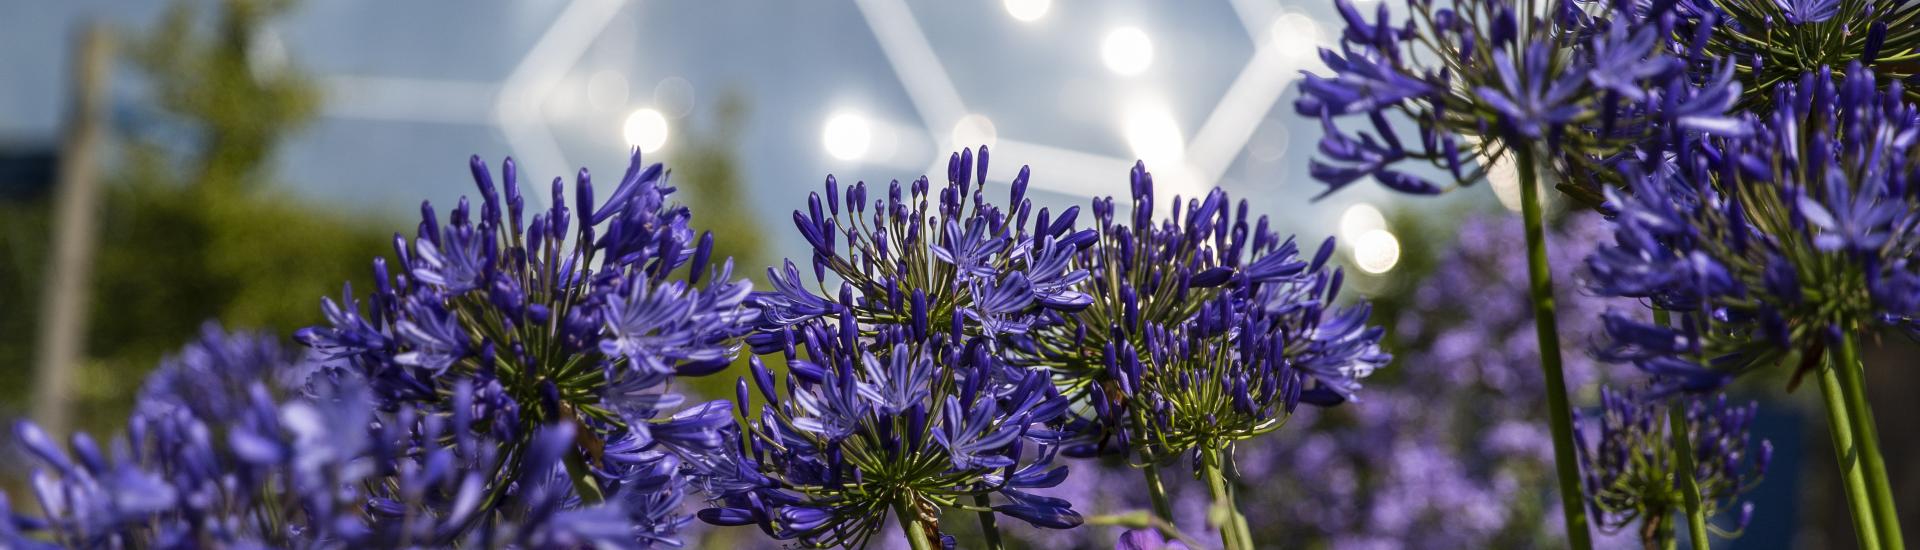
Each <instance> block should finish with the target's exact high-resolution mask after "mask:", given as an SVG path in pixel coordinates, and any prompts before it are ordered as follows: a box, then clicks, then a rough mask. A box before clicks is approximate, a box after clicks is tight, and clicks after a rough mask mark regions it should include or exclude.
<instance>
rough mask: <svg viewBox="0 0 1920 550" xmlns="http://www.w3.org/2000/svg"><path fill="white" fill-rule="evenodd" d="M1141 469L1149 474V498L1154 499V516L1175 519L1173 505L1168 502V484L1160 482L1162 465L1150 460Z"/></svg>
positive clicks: (1169, 519) (1168, 519)
mask: <svg viewBox="0 0 1920 550" xmlns="http://www.w3.org/2000/svg"><path fill="white" fill-rule="evenodd" d="M1141 471H1143V472H1145V473H1146V476H1147V498H1149V499H1151V500H1152V501H1153V515H1154V517H1157V518H1160V519H1163V520H1167V521H1169V522H1171V521H1173V505H1172V504H1169V503H1168V502H1167V486H1166V484H1164V483H1161V482H1160V465H1158V464H1154V463H1152V462H1148V463H1147V467H1145V468H1141Z"/></svg>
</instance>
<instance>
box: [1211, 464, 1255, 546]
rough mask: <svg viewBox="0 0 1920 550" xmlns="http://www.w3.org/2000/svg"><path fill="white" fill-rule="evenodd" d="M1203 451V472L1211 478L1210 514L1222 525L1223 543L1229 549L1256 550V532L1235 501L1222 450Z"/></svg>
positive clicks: (1215, 522) (1214, 520) (1217, 523)
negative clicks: (1211, 504)
mask: <svg viewBox="0 0 1920 550" xmlns="http://www.w3.org/2000/svg"><path fill="white" fill-rule="evenodd" d="M1202 453H1203V454H1202V455H1201V457H1200V475H1201V476H1203V477H1205V478H1207V493H1208V495H1210V496H1212V497H1213V509H1212V511H1210V512H1208V514H1207V515H1208V519H1209V520H1211V521H1212V522H1213V523H1214V524H1216V525H1219V526H1220V543H1221V544H1223V545H1225V546H1226V550H1253V535H1251V534H1250V533H1248V531H1247V522H1246V519H1245V518H1244V517H1242V516H1241V515H1240V508H1239V507H1238V506H1235V505H1234V503H1233V491H1232V490H1231V489H1229V488H1228V486H1227V476H1226V473H1225V472H1223V471H1222V470H1221V467H1220V466H1221V464H1220V451H1219V450H1218V449H1207V450H1205V451H1202Z"/></svg>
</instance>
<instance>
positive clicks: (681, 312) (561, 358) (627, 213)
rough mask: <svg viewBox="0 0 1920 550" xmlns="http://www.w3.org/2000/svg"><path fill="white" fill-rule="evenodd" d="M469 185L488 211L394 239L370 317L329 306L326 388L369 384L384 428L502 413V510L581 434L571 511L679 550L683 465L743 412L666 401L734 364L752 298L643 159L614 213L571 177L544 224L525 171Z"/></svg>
mask: <svg viewBox="0 0 1920 550" xmlns="http://www.w3.org/2000/svg"><path fill="white" fill-rule="evenodd" d="M471 169H472V173H473V178H474V182H475V184H476V186H477V188H478V190H479V199H480V202H479V204H478V205H477V206H476V205H474V204H473V203H470V202H469V201H468V200H467V199H465V198H462V199H461V200H460V202H459V205H458V206H456V207H455V208H454V209H453V210H452V211H451V212H449V215H448V216H447V219H446V223H445V224H444V225H443V224H442V223H441V221H440V219H439V216H438V213H437V212H436V211H435V210H434V209H433V207H432V206H431V205H426V204H423V205H422V208H421V210H422V221H421V223H420V227H419V230H418V232H417V233H416V236H415V237H414V238H412V239H407V238H404V237H401V236H398V235H396V236H395V238H394V253H395V259H396V262H395V265H397V266H398V269H395V270H390V269H389V268H388V264H387V262H386V261H385V260H378V259H377V260H375V262H374V281H375V288H374V289H373V292H371V293H369V294H368V295H367V296H366V301H365V303H364V304H363V303H361V302H360V301H359V300H357V299H356V297H355V296H354V294H353V292H352V289H351V288H349V289H348V290H347V291H346V292H345V293H344V294H343V296H342V297H341V299H340V300H339V301H334V300H331V299H329V300H325V301H324V304H323V310H324V312H325V314H326V318H327V321H328V322H327V324H326V325H322V326H318V327H313V328H308V329H305V330H302V331H300V332H299V333H298V334H297V335H296V336H297V338H298V339H299V340H300V341H301V342H302V343H305V344H307V345H308V346H309V347H311V348H312V350H313V353H315V354H316V355H317V356H318V357H319V358H320V359H321V360H322V361H325V362H326V364H327V365H328V366H327V367H326V368H324V369H322V373H321V374H320V375H321V376H325V377H330V378H358V379H363V380H364V381H365V384H366V385H367V386H369V387H370V388H371V390H372V392H373V395H374V396H375V403H376V405H377V407H378V408H379V409H381V410H382V411H387V412H405V411H409V410H411V411H414V412H415V413H417V415H420V416H427V415H435V416H444V415H448V414H454V412H453V411H452V409H453V408H455V407H456V403H455V400H454V398H455V397H456V396H457V395H460V394H459V393H458V392H462V391H465V392H469V395H468V397H469V398H470V399H471V400H472V401H473V402H475V403H478V404H476V405H473V406H474V407H481V408H483V409H484V410H486V411H487V414H484V415H481V416H478V417H476V418H479V419H480V420H479V421H477V422H476V424H475V425H474V427H473V429H474V430H475V431H478V432H482V433H483V434H484V435H485V436H486V437H488V438H490V441H493V444H495V445H498V446H502V447H503V450H502V451H501V452H502V453H503V456H505V457H507V458H509V459H511V460H503V461H499V462H498V463H497V464H495V467H496V468H497V469H498V470H499V471H498V472H496V475H489V476H486V477H484V478H482V479H483V480H484V481H485V482H486V484H487V486H488V487H487V490H488V492H489V494H490V495H497V494H499V493H502V492H504V491H507V490H508V487H509V485H510V484H511V483H513V481H514V479H515V472H519V471H522V470H524V469H525V468H526V465H525V464H523V463H522V462H523V460H524V458H525V457H528V456H531V455H530V454H528V451H526V450H525V449H527V448H528V446H529V445H532V444H534V443H535V437H536V435H537V433H538V432H539V431H540V430H541V427H543V426H552V425H555V424H564V425H568V426H571V428H570V429H572V430H573V431H574V432H575V437H576V438H577V439H578V440H579V443H580V444H579V448H578V449H575V450H572V451H569V452H568V453H567V456H565V457H564V460H562V462H563V463H565V465H566V467H567V470H568V471H567V474H568V475H569V476H571V478H572V479H573V480H574V481H575V483H573V484H572V485H571V486H570V487H571V488H572V490H573V491H576V492H575V493H572V494H571V495H572V496H569V497H566V498H569V499H574V500H576V501H579V502H584V503H589V504H590V503H594V502H598V501H600V500H603V499H613V500H620V501H621V504H622V506H625V508H623V509H624V510H626V511H628V512H632V513H633V514H637V515H635V516H634V517H630V518H628V522H629V525H631V526H633V527H634V529H633V530H632V532H631V533H629V534H630V535H632V537H633V538H632V539H630V540H637V541H639V542H640V543H642V544H650V543H652V542H660V543H667V544H677V543H676V542H675V541H674V539H673V537H672V533H673V531H674V530H675V529H676V528H677V526H678V525H679V524H681V523H684V519H685V518H684V517H682V516H680V515H679V514H678V513H677V512H676V511H674V510H673V509H672V508H673V507H674V506H673V505H674V504H675V503H677V502H678V499H679V498H680V496H679V495H680V492H679V491H680V489H681V486H682V485H683V484H684V483H682V482H680V481H678V477H677V474H673V470H674V469H675V468H677V467H678V465H679V463H680V462H679V459H678V458H676V456H675V455H684V454H689V453H699V452H704V451H705V450H706V449H710V448H712V447H715V446H718V445H719V444H720V441H721V439H722V436H721V435H720V432H721V431H722V430H725V429H727V427H728V426H729V425H730V424H731V418H730V416H729V413H728V411H729V410H730V408H731V407H730V405H728V404H727V403H725V402H714V403H707V404H702V405H697V406H692V407H687V408H685V409H684V410H682V411H681V412H678V413H674V412H673V411H675V410H676V408H677V407H678V405H679V403H680V401H681V399H680V397H679V396H677V395H674V394H671V393H669V392H667V391H666V390H667V385H668V383H669V382H670V381H671V380H672V379H673V378H674V377H675V376H697V375H704V374H710V373H712V372H715V371H718V370H719V369H721V368H724V367H725V366H726V365H727V364H729V363H730V362H731V361H732V358H733V357H734V356H735V354H736V351H737V349H738V348H739V347H740V345H741V344H740V339H741V338H742V337H743V336H745V334H746V333H747V332H748V331H749V330H751V327H752V323H753V319H754V312H753V310H751V309H749V308H747V307H745V306H744V304H745V302H746V299H747V297H748V295H749V294H750V292H751V286H750V285H749V284H748V283H747V282H746V281H745V280H744V279H735V278H734V277H733V273H732V261H731V260H726V259H716V258H713V257H712V250H713V237H712V236H711V235H702V234H696V233H695V232H694V231H693V230H692V229H690V228H689V226H688V222H689V219H690V217H691V213H690V212H689V211H688V209H687V208H686V207H683V206H678V205H673V204H670V203H669V202H668V198H669V196H670V195H671V194H672V193H673V191H674V189H673V188H672V187H669V186H667V185H666V178H667V172H666V170H665V169H664V168H663V167H662V166H661V165H659V164H651V165H649V164H645V163H642V162H641V160H640V154H639V152H638V151H637V150H636V151H635V152H634V153H633V156H632V162H631V164H629V165H628V167H627V170H626V173H625V175H624V176H623V177H622V178H621V180H620V182H619V184H618V185H617V186H615V187H614V189H613V192H612V193H611V194H609V195H608V196H607V199H606V200H605V201H604V202H596V201H595V197H594V186H593V183H592V176H591V175H590V174H589V173H588V172H587V171H586V170H581V171H580V172H579V174H578V177H577V178H576V180H575V183H574V196H573V201H571V202H569V201H568V200H567V197H566V195H565V193H564V189H565V187H566V186H565V184H564V182H563V180H561V179H560V178H555V179H554V181H553V185H552V197H551V200H550V206H549V207H548V208H547V209H546V210H544V211H539V212H531V211H528V210H527V209H526V199H525V197H524V196H523V195H522V194H521V190H520V186H519V183H518V181H517V177H518V175H517V170H516V167H515V166H514V164H513V161H512V160H511V159H508V160H507V161H506V162H505V163H504V164H503V166H502V175H503V181H502V182H500V183H501V185H496V183H495V180H494V178H493V176H492V174H491V173H490V171H489V168H488V167H487V165H486V164H485V163H483V162H482V161H481V160H480V159H479V158H478V157H474V159H473V160H472V162H471ZM476 410H480V409H476ZM482 424H484V425H482ZM562 500H565V499H562ZM486 502H487V504H488V505H492V506H499V505H504V504H505V502H504V501H503V500H501V499H488V500H487V501H486Z"/></svg>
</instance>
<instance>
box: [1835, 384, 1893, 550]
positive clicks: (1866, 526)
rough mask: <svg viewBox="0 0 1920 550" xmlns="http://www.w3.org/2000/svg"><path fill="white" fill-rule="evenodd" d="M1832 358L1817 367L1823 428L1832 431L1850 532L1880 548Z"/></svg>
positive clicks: (1871, 549) (1873, 548) (1866, 545)
mask: <svg viewBox="0 0 1920 550" xmlns="http://www.w3.org/2000/svg"><path fill="white" fill-rule="evenodd" d="M1836 370H1838V369H1836V368H1834V365H1833V364H1832V362H1828V364H1827V368H1823V369H1820V396H1821V397H1823V398H1825V401H1826V405H1827V431H1829V432H1831V433H1832V434H1833V454H1834V458H1835V459H1836V460H1837V461H1838V462H1839V463H1840V480H1841V484H1842V485H1843V486H1845V487H1846V493H1847V511H1848V513H1850V514H1851V515H1852V517H1853V534H1854V535H1855V536H1857V537H1859V538H1860V547H1861V548H1863V549H1866V550H1878V549H1879V548H1880V534H1879V533H1878V532H1876V531H1875V529H1874V526H1873V505H1872V504H1871V503H1869V501H1868V497H1867V475H1866V472H1863V471H1861V468H1860V463H1859V461H1858V460H1856V458H1857V457H1858V455H1857V452H1858V448H1856V447H1855V446H1854V444H1853V423H1852V421H1851V420H1850V419H1849V418H1847V407H1846V404H1845V400H1844V398H1842V397H1841V396H1840V376H1839V375H1838V374H1836V373H1835V371H1836Z"/></svg>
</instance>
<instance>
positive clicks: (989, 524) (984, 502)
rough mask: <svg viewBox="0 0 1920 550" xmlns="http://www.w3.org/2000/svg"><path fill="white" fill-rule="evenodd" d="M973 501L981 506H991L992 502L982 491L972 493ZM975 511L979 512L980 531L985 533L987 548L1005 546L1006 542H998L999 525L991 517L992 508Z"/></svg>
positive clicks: (997, 548) (995, 548) (996, 548)
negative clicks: (975, 493) (980, 492)
mask: <svg viewBox="0 0 1920 550" xmlns="http://www.w3.org/2000/svg"><path fill="white" fill-rule="evenodd" d="M973 503H974V504H975V505H977V506H979V507H981V508H992V507H993V502H992V501H990V500H988V499H987V495H986V494H984V493H983V494H978V495H973ZM976 513H978V514H980V533H981V534H983V535H985V537H986V539H987V548H990V549H992V550H1000V549H1001V548H1005V547H1006V543H1003V542H1000V525H999V522H998V521H997V520H996V519H995V518H994V517H993V516H994V513H993V510H990V509H989V510H981V511H979V512H976Z"/></svg>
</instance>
